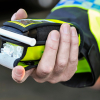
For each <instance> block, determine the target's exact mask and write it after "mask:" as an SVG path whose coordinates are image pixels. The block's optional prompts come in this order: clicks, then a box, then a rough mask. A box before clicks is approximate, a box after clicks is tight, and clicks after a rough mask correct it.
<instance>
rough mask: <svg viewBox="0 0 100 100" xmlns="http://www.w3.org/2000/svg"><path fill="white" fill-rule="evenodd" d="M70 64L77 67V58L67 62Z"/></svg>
mask: <svg viewBox="0 0 100 100" xmlns="http://www.w3.org/2000/svg"><path fill="white" fill-rule="evenodd" d="M69 62H70V64H73V65H77V64H78V58H76V57H73V58H71V59H70V60H69Z"/></svg>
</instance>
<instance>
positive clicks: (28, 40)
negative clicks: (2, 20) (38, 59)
mask: <svg viewBox="0 0 100 100" xmlns="http://www.w3.org/2000/svg"><path fill="white" fill-rule="evenodd" d="M0 35H2V36H5V37H8V38H10V39H14V40H17V41H19V42H22V43H25V44H28V45H30V46H35V44H36V39H34V38H30V37H27V36H23V35H20V34H17V33H14V32H10V31H7V30H4V29H2V28H0Z"/></svg>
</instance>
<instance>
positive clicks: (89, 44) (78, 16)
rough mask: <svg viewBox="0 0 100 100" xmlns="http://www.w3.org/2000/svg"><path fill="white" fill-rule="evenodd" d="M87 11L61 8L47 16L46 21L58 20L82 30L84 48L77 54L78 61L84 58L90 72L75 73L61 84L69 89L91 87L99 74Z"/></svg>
mask: <svg viewBox="0 0 100 100" xmlns="http://www.w3.org/2000/svg"><path fill="white" fill-rule="evenodd" d="M87 11H88V10H84V9H81V8H77V7H62V8H60V9H57V10H55V11H53V12H51V13H50V14H49V15H48V16H47V19H58V20H62V21H65V22H69V23H73V24H77V25H78V26H80V27H81V28H82V31H83V34H84V46H83V48H82V50H81V52H80V54H79V60H80V59H83V57H85V58H86V60H87V61H88V64H89V66H90V68H91V72H84V73H83V72H82V73H76V74H75V75H74V76H73V77H72V78H71V79H70V80H69V81H67V82H62V84H64V85H67V86H70V87H87V86H92V85H94V83H95V82H96V80H97V79H98V77H99V74H100V62H99V60H100V53H99V49H98V44H97V41H96V39H95V38H94V36H93V34H92V32H91V31H90V27H89V21H88V20H89V19H88V14H87ZM80 67H81V66H80Z"/></svg>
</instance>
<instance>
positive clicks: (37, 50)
mask: <svg viewBox="0 0 100 100" xmlns="http://www.w3.org/2000/svg"><path fill="white" fill-rule="evenodd" d="M44 48H45V46H35V47H28V49H27V52H26V55H25V57H24V58H23V59H22V60H21V61H30V60H39V59H40V58H41V57H42V54H43V51H44Z"/></svg>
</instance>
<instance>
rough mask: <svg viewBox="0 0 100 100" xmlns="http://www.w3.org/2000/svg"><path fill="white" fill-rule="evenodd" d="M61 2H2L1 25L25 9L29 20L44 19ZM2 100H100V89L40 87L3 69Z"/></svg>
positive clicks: (1, 72) (8, 0) (0, 96)
mask: <svg viewBox="0 0 100 100" xmlns="http://www.w3.org/2000/svg"><path fill="white" fill-rule="evenodd" d="M58 1H59V0H0V26H2V24H3V22H5V21H8V20H10V18H11V16H12V14H13V13H15V12H16V11H17V10H18V9H19V8H24V9H25V10H26V11H27V13H28V15H29V16H28V17H29V18H45V17H46V16H47V15H48V14H49V13H50V10H51V8H52V7H53V6H54V5H55V4H56V3H57V2H58ZM0 100H100V90H94V89H91V88H80V89H77V88H70V87H66V86H63V85H62V84H60V83H58V84H50V83H43V84H39V83H37V82H35V81H34V80H33V79H32V78H31V77H29V78H28V79H27V80H26V81H25V82H24V83H22V84H18V83H16V82H14V81H13V80H12V78H11V70H10V69H8V68H5V67H3V66H0Z"/></svg>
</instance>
